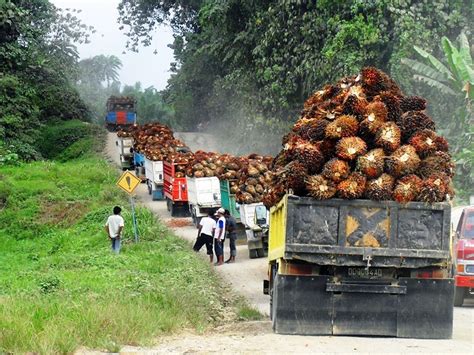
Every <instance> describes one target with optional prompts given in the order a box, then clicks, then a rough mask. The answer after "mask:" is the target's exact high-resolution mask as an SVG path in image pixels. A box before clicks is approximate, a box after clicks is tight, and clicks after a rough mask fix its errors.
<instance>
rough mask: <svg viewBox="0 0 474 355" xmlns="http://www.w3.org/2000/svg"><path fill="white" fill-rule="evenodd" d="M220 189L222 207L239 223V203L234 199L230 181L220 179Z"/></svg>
mask: <svg viewBox="0 0 474 355" xmlns="http://www.w3.org/2000/svg"><path fill="white" fill-rule="evenodd" d="M220 190H221V204H222V208H225V209H226V210H228V211H229V212H230V214H231V215H232V217H234V218H235V220H236V221H237V223H240V222H241V220H240V205H239V204H238V203H237V201H236V200H235V194H233V193H232V192H231V190H230V181H229V180H220Z"/></svg>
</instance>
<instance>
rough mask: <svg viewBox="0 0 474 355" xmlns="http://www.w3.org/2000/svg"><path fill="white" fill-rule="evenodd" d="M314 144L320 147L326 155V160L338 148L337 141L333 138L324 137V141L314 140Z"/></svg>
mask: <svg viewBox="0 0 474 355" xmlns="http://www.w3.org/2000/svg"><path fill="white" fill-rule="evenodd" d="M314 145H315V146H316V147H318V149H319V150H320V151H321V153H322V154H323V156H324V160H328V159H330V158H331V157H332V156H333V155H334V150H335V148H336V141H334V140H331V139H324V140H322V141H318V142H314Z"/></svg>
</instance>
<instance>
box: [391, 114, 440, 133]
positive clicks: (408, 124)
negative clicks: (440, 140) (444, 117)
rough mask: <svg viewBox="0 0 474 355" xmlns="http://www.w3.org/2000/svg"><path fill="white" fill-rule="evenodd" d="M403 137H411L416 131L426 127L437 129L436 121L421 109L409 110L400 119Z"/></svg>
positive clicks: (399, 123)
mask: <svg viewBox="0 0 474 355" xmlns="http://www.w3.org/2000/svg"><path fill="white" fill-rule="evenodd" d="M398 125H399V126H400V129H401V130H402V132H403V137H404V138H405V139H409V138H410V137H411V136H413V135H414V134H415V133H416V132H418V131H422V130H424V129H430V130H432V131H434V130H435V128H436V127H435V123H434V121H433V120H432V119H431V118H430V117H429V116H427V115H426V114H425V113H423V112H421V111H407V112H405V113H404V114H403V115H402V116H400V119H399V120H398Z"/></svg>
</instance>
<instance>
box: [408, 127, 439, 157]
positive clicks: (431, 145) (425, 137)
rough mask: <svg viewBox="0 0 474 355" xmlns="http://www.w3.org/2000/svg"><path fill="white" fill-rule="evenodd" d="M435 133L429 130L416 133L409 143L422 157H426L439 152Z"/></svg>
mask: <svg viewBox="0 0 474 355" xmlns="http://www.w3.org/2000/svg"><path fill="white" fill-rule="evenodd" d="M437 137H438V136H437V135H436V133H435V132H433V131H432V130H429V129H424V130H422V131H419V132H416V133H415V134H414V135H413V136H412V137H411V138H410V140H409V141H408V143H410V144H411V145H412V146H413V147H414V148H415V149H416V152H417V153H418V155H419V156H420V157H426V156H427V155H430V154H432V153H434V152H435V151H436V150H437V147H436V138H437Z"/></svg>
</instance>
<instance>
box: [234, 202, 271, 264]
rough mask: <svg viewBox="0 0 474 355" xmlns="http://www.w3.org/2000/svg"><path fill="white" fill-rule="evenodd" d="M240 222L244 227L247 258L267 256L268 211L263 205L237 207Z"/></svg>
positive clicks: (254, 204) (253, 204)
mask: <svg viewBox="0 0 474 355" xmlns="http://www.w3.org/2000/svg"><path fill="white" fill-rule="evenodd" d="M239 210H240V217H241V218H240V220H241V222H242V224H243V225H244V227H245V235H246V238H247V247H248V249H249V258H250V259H255V258H263V257H265V256H267V254H268V210H267V208H266V207H265V206H264V205H263V203H261V202H260V203H251V204H242V205H240V206H239Z"/></svg>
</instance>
